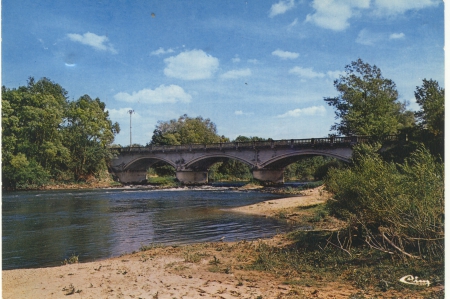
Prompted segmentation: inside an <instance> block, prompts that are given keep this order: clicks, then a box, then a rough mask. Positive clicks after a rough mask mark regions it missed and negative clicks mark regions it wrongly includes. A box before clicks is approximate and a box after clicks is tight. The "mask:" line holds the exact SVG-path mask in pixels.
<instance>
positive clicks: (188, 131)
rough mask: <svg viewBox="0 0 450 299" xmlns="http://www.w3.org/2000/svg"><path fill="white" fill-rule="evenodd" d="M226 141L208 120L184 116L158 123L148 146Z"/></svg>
mask: <svg viewBox="0 0 450 299" xmlns="http://www.w3.org/2000/svg"><path fill="white" fill-rule="evenodd" d="M226 141H228V138H226V137H224V136H219V135H218V134H217V128H216V125H215V124H214V123H213V122H212V121H211V120H210V119H209V118H206V119H204V118H203V117H201V116H197V117H195V118H193V117H189V116H188V115H187V114H184V115H182V116H180V117H179V118H178V119H172V120H169V121H158V125H157V126H156V129H155V130H154V131H153V136H152V140H151V141H150V144H157V145H181V144H190V143H200V144H209V143H219V142H226Z"/></svg>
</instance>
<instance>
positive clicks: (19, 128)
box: [2, 77, 69, 188]
mask: <svg viewBox="0 0 450 299" xmlns="http://www.w3.org/2000/svg"><path fill="white" fill-rule="evenodd" d="M66 107H67V92H66V91H65V90H64V89H63V88H62V87H61V86H60V85H58V84H56V83H54V82H52V81H50V80H49V79H47V78H43V79H41V80H39V81H37V82H36V81H35V80H34V78H32V77H30V78H29V79H28V85H27V86H20V87H19V88H18V89H8V88H6V87H4V86H3V87H2V164H3V168H2V173H3V177H4V183H5V185H6V187H11V188H15V187H16V186H22V185H23V186H25V185H33V184H42V183H44V182H45V179H44V178H48V177H50V175H52V176H56V175H57V173H58V171H57V169H59V168H60V167H61V166H62V165H64V164H66V161H67V160H69V156H68V151H67V149H66V148H65V146H64V145H63V142H62V138H61V134H60V130H61V123H62V120H63V118H64V113H65V109H66Z"/></svg>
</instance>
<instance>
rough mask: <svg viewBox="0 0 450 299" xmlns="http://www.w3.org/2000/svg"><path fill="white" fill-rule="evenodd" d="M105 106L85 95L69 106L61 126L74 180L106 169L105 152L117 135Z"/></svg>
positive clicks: (106, 157) (117, 131)
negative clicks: (63, 129) (63, 124)
mask: <svg viewBox="0 0 450 299" xmlns="http://www.w3.org/2000/svg"><path fill="white" fill-rule="evenodd" d="M105 108H106V106H105V103H103V102H102V101H100V99H99V98H96V99H95V100H93V99H91V98H90V97H89V96H88V95H84V96H82V97H80V98H79V99H78V100H77V101H75V102H71V103H69V108H68V110H67V118H66V124H65V142H66V144H67V146H68V148H69V151H70V155H71V157H72V161H71V165H70V167H71V169H72V170H73V172H74V175H75V178H76V179H80V178H85V177H87V176H89V175H94V174H95V173H97V172H98V171H99V170H101V169H102V168H105V167H106V164H105V163H106V161H107V160H108V159H109V156H110V152H109V150H108V149H107V146H108V145H111V144H112V142H113V141H114V136H115V135H116V134H117V133H119V132H120V127H119V124H118V123H114V124H113V123H112V122H111V120H110V119H109V114H108V111H106V110H105Z"/></svg>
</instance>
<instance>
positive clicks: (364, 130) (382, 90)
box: [324, 59, 411, 138]
mask: <svg viewBox="0 0 450 299" xmlns="http://www.w3.org/2000/svg"><path fill="white" fill-rule="evenodd" d="M334 86H335V87H336V89H337V91H338V92H339V96H337V97H333V98H325V99H324V100H325V101H326V102H327V104H328V105H329V106H333V107H334V108H335V109H336V110H335V114H336V119H338V120H339V122H336V123H335V124H334V125H333V126H332V127H331V129H332V130H334V131H337V133H338V134H343V135H347V136H348V135H368V136H374V137H376V138H381V137H383V136H386V135H389V134H396V133H397V132H398V130H400V129H402V128H404V127H406V126H410V125H411V124H410V122H411V117H408V113H407V112H406V105H405V104H404V103H400V102H399V101H398V92H397V89H396V85H395V83H394V82H393V81H392V80H390V79H386V78H384V77H383V76H382V74H381V70H380V69H379V68H378V67H377V66H375V65H373V66H371V65H369V64H367V63H364V62H363V61H362V60H361V59H358V60H357V61H354V62H352V63H351V64H350V65H347V66H346V67H345V75H341V76H340V78H339V79H337V80H335V81H334ZM405 113H406V114H405ZM409 114H410V113H409ZM410 116H411V115H410Z"/></svg>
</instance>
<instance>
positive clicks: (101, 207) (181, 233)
mask: <svg viewBox="0 0 450 299" xmlns="http://www.w3.org/2000/svg"><path fill="white" fill-rule="evenodd" d="M276 197H277V196H275V195H271V194H263V193H258V192H238V191H231V190H215V191H211V190H201V191H200V190H198V191H194V190H188V191H186V190H182V191H180V190H171V191H168V190H165V191H161V190H159V191H156V190H119V189H113V190H111V189H108V190H88V191H86V190H82V191H35V192H12V193H4V194H3V196H2V205H3V206H2V216H3V217H2V226H3V227H2V242H3V245H2V246H3V248H2V261H3V269H16V268H31V267H45V266H55V265H60V264H61V262H62V261H63V260H64V259H65V258H69V257H70V256H71V255H72V254H75V255H79V259H80V261H81V262H86V261H92V260H96V259H103V258H108V257H111V256H117V255H120V254H122V253H125V252H132V251H135V250H139V247H140V246H141V244H144V245H147V244H149V243H158V244H177V245H181V244H187V243H195V242H205V241H218V240H220V239H221V238H222V237H225V241H234V240H242V239H246V240H250V239H255V238H260V237H269V236H272V235H274V234H276V233H277V232H279V231H286V230H287V229H288V225H287V223H286V222H284V221H278V220H274V219H268V218H264V217H257V216H248V215H243V214H238V213H231V212H227V211H225V209H226V208H231V207H237V206H242V205H248V204H253V203H257V202H261V201H264V200H268V199H273V198H276ZM278 197H279V196H278Z"/></svg>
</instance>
